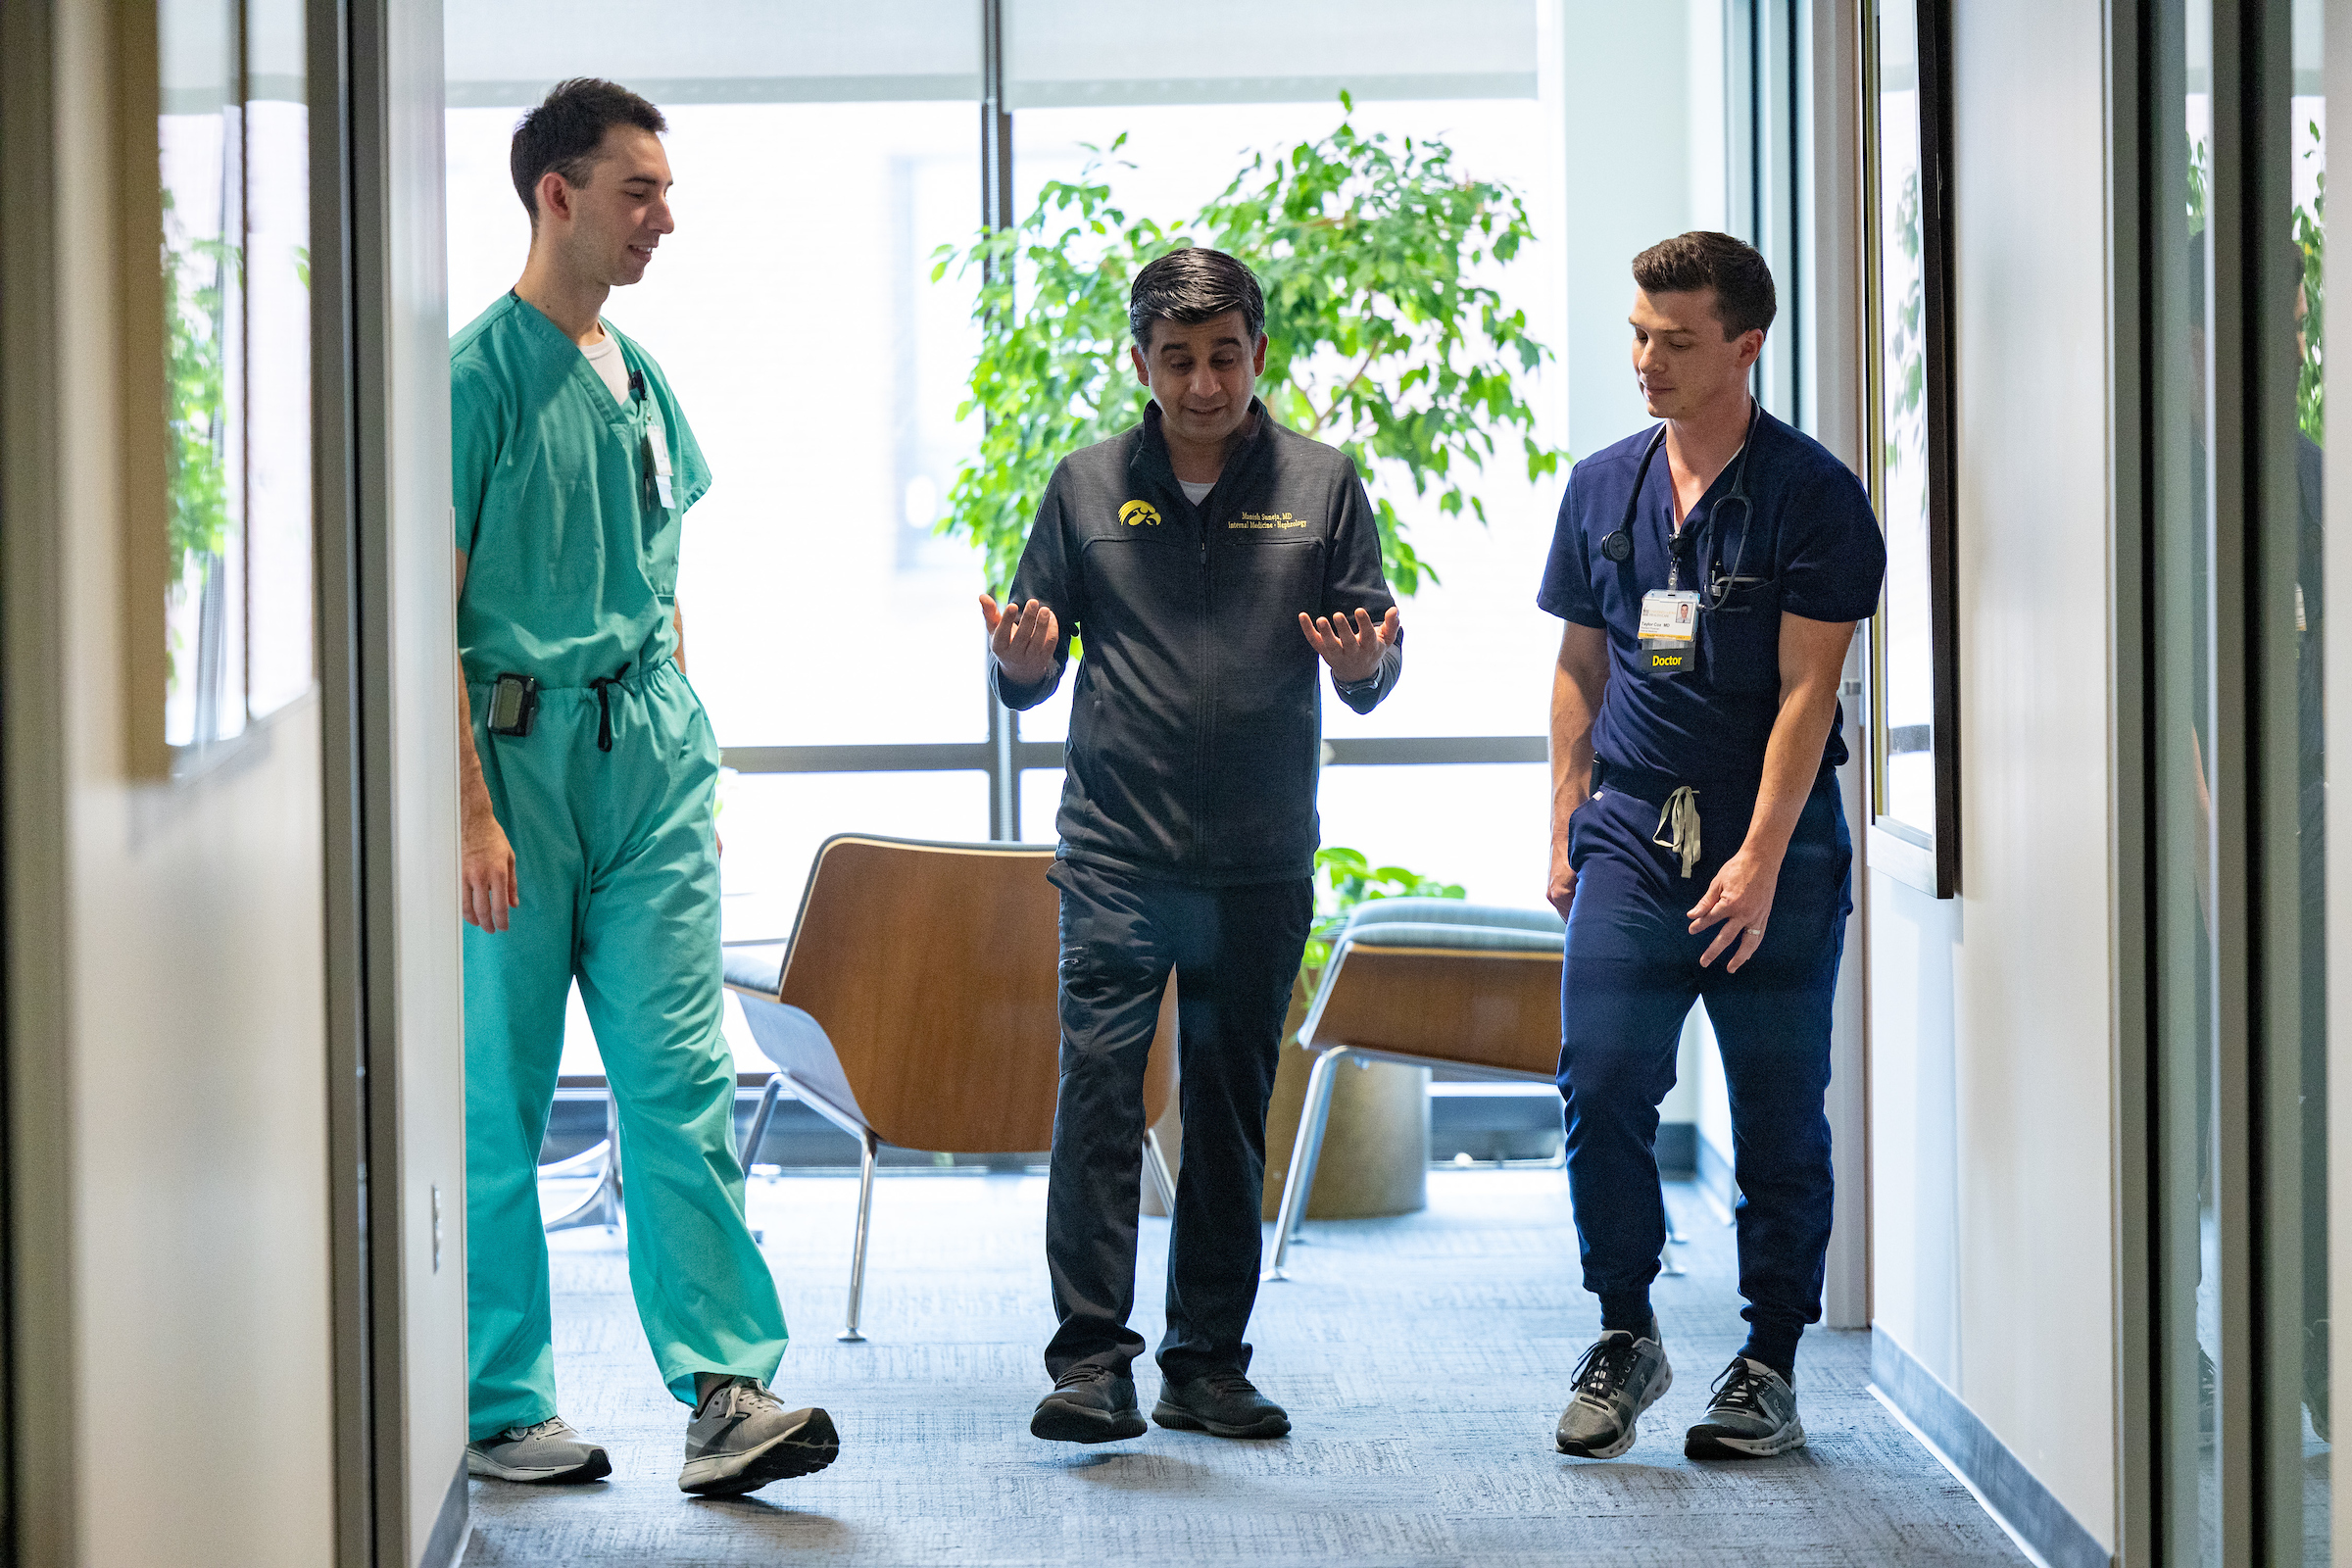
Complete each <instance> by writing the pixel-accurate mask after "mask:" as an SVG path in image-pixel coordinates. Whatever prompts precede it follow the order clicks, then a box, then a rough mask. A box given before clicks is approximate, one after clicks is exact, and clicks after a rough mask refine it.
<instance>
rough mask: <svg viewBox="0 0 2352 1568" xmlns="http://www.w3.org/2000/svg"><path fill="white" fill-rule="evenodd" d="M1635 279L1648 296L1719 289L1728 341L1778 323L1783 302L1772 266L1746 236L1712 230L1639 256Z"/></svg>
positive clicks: (1717, 306) (1654, 247)
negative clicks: (1776, 289)
mask: <svg viewBox="0 0 2352 1568" xmlns="http://www.w3.org/2000/svg"><path fill="white" fill-rule="evenodd" d="M1634 281H1635V282H1636V283H1637V284H1639V285H1640V286H1641V288H1642V293H1644V294H1695V293H1697V292H1698V291H1699V290H1701V289H1708V288H1711V289H1713V290H1714V291H1715V319H1717V320H1718V321H1721V322H1722V323H1723V335H1724V337H1725V338H1726V339H1727V340H1728V339H1731V338H1735V337H1738V336H1740V334H1741V333H1743V332H1751V331H1753V332H1761V331H1763V330H1765V329H1766V328H1767V327H1769V326H1771V325H1772V319H1773V317H1774V316H1775V315H1776V314H1777V313H1778V312H1779V310H1780V303H1779V301H1778V299H1777V298H1776V297H1775V296H1774V294H1773V289H1772V269H1771V268H1770V267H1769V266H1767V265H1766V264H1765V261H1764V258H1763V257H1762V256H1760V255H1758V254H1757V253H1756V248H1755V247H1754V246H1753V245H1750V244H1748V243H1747V242H1746V241H1744V240H1737V239H1734V238H1732V236H1731V235H1729V234H1718V233H1715V232H1713V231H1712V230H1709V229H1703V228H1694V229H1692V230H1691V232H1690V233H1688V234H1677V235H1675V236H1674V238H1672V239H1662V240H1660V241H1658V242H1657V243H1656V244H1655V245H1652V246H1651V247H1650V248H1649V249H1647V250H1645V251H1643V252H1642V254H1641V255H1639V256H1637V257H1635V258H1634Z"/></svg>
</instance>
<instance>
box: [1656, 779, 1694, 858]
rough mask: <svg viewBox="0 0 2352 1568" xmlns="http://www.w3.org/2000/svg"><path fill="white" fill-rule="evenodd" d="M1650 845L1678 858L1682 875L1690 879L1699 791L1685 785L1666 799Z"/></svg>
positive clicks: (1678, 787) (1680, 786)
mask: <svg viewBox="0 0 2352 1568" xmlns="http://www.w3.org/2000/svg"><path fill="white" fill-rule="evenodd" d="M1649 842H1650V843H1652V844H1655V845H1656V846H1657V847H1658V848H1659V849H1661V850H1672V851H1673V852H1674V853H1675V854H1677V855H1679V856H1681V857H1682V858H1683V875H1684V876H1685V877H1688V876H1690V874H1691V867H1692V866H1694V865H1696V864H1697V863H1698V791H1696V790H1694V789H1692V788H1691V786H1690V785H1688V784H1684V785H1679V786H1677V788H1676V789H1675V792H1674V793H1673V794H1672V795H1669V796H1667V797H1666V807H1665V809H1663V810H1661V811H1660V812H1658V830H1657V832H1655V833H1653V834H1651V835H1650V839H1649Z"/></svg>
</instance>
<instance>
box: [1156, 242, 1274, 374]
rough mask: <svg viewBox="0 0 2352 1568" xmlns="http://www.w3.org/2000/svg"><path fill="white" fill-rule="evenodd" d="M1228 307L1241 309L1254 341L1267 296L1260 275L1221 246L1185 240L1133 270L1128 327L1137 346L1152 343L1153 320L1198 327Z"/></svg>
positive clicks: (1262, 321) (1263, 319)
mask: <svg viewBox="0 0 2352 1568" xmlns="http://www.w3.org/2000/svg"><path fill="white" fill-rule="evenodd" d="M1228 311H1239V312H1241V313H1242V325H1243V326H1244V327H1245V328H1247V329H1248V331H1249V333H1250V342H1252V343H1255V342H1256V341H1257V340H1258V338H1259V337H1261V336H1263V335H1264V333H1265V330H1266V296H1265V293H1264V291H1263V290H1261V289H1260V288H1259V287H1258V286H1257V274H1256V273H1255V272H1252V271H1251V270H1250V269H1248V268H1247V267H1244V266H1243V265H1242V264H1241V263H1239V262H1237V261H1235V260H1234V259H1233V258H1232V257H1230V256H1228V255H1226V254H1225V253H1224V252H1223V251H1212V250H1209V249H1207V248H1206V247H1205V246H1201V245H1186V246H1182V247H1180V248H1178V249H1176V250H1172V251H1169V252H1168V253H1167V254H1165V255H1163V256H1160V257H1158V258H1156V259H1154V260H1153V261H1152V263H1151V264H1150V265H1149V266H1147V267H1146V268H1145V269H1144V270H1142V271H1140V272H1138V273H1136V274H1135V287H1134V288H1133V289H1132V290H1130V291H1129V293H1128V295H1127V329H1128V330H1129V331H1131V332H1133V333H1134V334H1135V344H1136V347H1138V348H1141V349H1149V348H1151V346H1152V322H1153V321H1174V322H1175V323H1176V324H1177V325H1179V326H1197V325H1199V324H1200V323H1201V322H1202V321H1213V320H1215V319H1217V318H1218V317H1220V316H1223V315H1225V314H1226V313H1227V312H1228Z"/></svg>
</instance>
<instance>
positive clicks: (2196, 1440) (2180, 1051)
mask: <svg viewBox="0 0 2352 1568" xmlns="http://www.w3.org/2000/svg"><path fill="white" fill-rule="evenodd" d="M2174 17H2175V20H2174V27H2175V28H2176V29H2177V30H2175V31H2173V32H2172V34H2171V43H2172V47H2173V49H2175V50H2177V51H2179V53H2178V54H2177V55H2176V56H2175V58H2174V59H2173V60H2172V61H2171V62H2169V69H2168V70H2167V72H2166V79H2167V80H2168V81H2169V82H2170V83H2171V84H2172V87H2173V93H2174V94H2176V96H2171V99H2170V107H2169V108H2168V109H2166V110H2165V111H2164V113H2165V115H2166V117H2167V118H2166V120H2164V121H2161V122H2160V123H2159V124H2160V129H2161V130H2162V131H2163V132H2164V133H2163V134H2161V135H2159V136H2158V137H2156V138H2155V141H2156V146H2157V160H2156V166H2155V171H2154V174H2153V177H2154V179H2155V181H2156V191H2157V195H2156V198H2155V200H2154V202H2153V206H2154V209H2155V210H2154V213H2153V214H2152V218H2153V220H2154V222H2153V225H2152V226H2153V227H2154V230H2155V233H2156V239H2155V252H2156V255H2155V262H2156V267H2155V277H2156V280H2157V281H2156V284H2155V293H2156V296H2157V298H2156V302H2155V304H2156V312H2157V322H2156V327H2155V330H2154V331H2153V332H2152V333H2151V335H2150V339H2151V343H2152V345H2154V352H2156V353H2157V354H2159V355H2161V356H2162V358H2161V360H2160V362H2159V366H2158V372H2157V374H2156V377H2155V380H2156V383H2157V406H2158V409H2159V411H2160V412H2159V415H2158V421H2159V422H2158V428H2157V429H2156V430H2154V431H2153V432H2151V441H2152V446H2153V449H2154V451H2155V452H2156V454H2157V458H2158V463H2159V468H2158V470H2157V477H2156V491H2157V493H2156V496H2155V498H2154V500H2155V507H2156V516H2157V520H2156V537H2155V543H2154V553H2155V557H2156V559H2155V562H2154V576H2155V581H2156V598H2157V602H2156V605H2155V607H2154V610H2153V613H2154V614H2155V616H2156V618H2157V619H2158V622H2159V624H2160V627H2161V630H2160V632H2159V634H2158V635H2157V637H2156V638H2155V639H2154V643H2155V648H2156V665H2155V668H2154V669H2153V670H2152V671H2151V679H2152V681H2153V683H2154V685H2155V688H2156V694H2157V706H2156V711H2157V712H2158V713H2159V714H2160V715H2161V717H2160V719H2159V725H2158V733H2157V734H2155V735H2153V736H2151V737H2150V738H2149V746H2150V752H2151V755H2152V758H2153V765H2154V766H2155V768H2156V769H2157V780H2156V784H2155V788H2154V792H2153V793H2154V796H2155V812H2156V823H2157V854H2156V861H2157V863H2156V870H2155V876H2156V884H2157V888H2156V891H2157V899H2156V928H2157V931H2156V942H2157V947H2158V952H2159V955H2160V956H2159V960H2158V965H2157V971H2158V974H2159V976H2160V977H2161V978H2160V986H2161V998H2162V1000H2161V1002H2160V1005H2159V1015H2158V1019H2157V1027H2158V1038H2159V1041H2160V1048H2159V1050H2160V1054H2159V1057H2158V1062H2157V1072H2158V1075H2159V1078H2160V1080H2161V1081H2162V1083H2163V1085H2164V1092H2163V1095H2162V1097H2161V1101H2160V1103H2161V1104H2162V1106H2163V1109H2162V1111H2161V1113H2160V1117H2159V1122H2158V1126H2157V1128H2156V1130H2155V1131H2156V1143H2157V1147H2158V1149H2159V1151H2160V1155H2159V1160H2158V1169H2159V1171H2160V1173H2161V1174H2160V1181H2161V1184H2162V1191H2161V1192H2160V1194H2159V1195H2158V1202H2159V1208H2158V1212H2159V1214H2160V1216H2161V1218H2160V1221H2159V1233H2158V1237H2157V1242H2156V1246H2157V1250H2158V1253H2159V1258H2160V1269H2161V1277H2162V1278H2163V1280H2164V1281H2165V1287H2164V1289H2165V1300H2164V1302H2163V1305H2162V1307H2161V1309H2160V1311H2159V1321H2160V1322H2162V1323H2164V1324H2166V1325H2168V1326H2169V1332H2167V1334H2166V1336H2165V1341H2164V1343H2163V1345H2162V1346H2161V1347H2160V1349H2159V1355H2160V1364H2161V1368H2162V1371H2161V1376H2160V1379H2159V1386H2160V1391H2161V1392H2160V1395H2159V1398H2160V1402H2161V1405H2162V1408H2163V1410H2164V1412H2165V1445H2164V1466H2165V1476H2164V1482H2163V1487H2162V1492H2163V1495H2164V1496H2165V1498H2166V1499H2167V1512H2168V1520H2167V1532H2168V1534H2169V1535H2170V1537H2171V1539H2173V1540H2175V1541H2178V1542H2180V1543H2182V1544H2184V1545H2185V1546H2186V1547H2187V1549H2186V1550H2184V1551H2183V1552H2182V1553H2181V1559H2182V1560H2183V1561H2197V1562H2203V1563H2208V1564H2213V1565H2216V1568H2218V1565H2219V1564H2220V1563H2221V1562H2222V1561H2223V1554H2222V1538H2221V1524H2222V1519H2221V1497H2220V1486H2221V1468H2220V1462H2219V1455H2220V1451H2221V1450H2220V1446H2219V1441H2218V1431H2219V1424H2220V1423H2219V1415H2220V1408H2221V1397H2220V1396H2221V1388H2222V1381H2223V1379H2224V1378H2225V1377H2228V1378H2242V1377H2243V1376H2245V1373H2246V1369H2245V1368H2243V1367H2241V1366H2239V1365H2238V1364H2237V1363H2236V1361H2235V1359H2234V1358H2233V1357H2232V1356H2230V1355H2229V1353H2227V1350H2226V1348H2225V1345H2224V1340H2223V1333H2222V1287H2223V1271H2222V1230H2223V1223H2224V1207H2223V1201H2222V1200H2223V1187H2224V1180H2225V1178H2224V1166H2225V1162H2226V1154H2225V1150H2226V1149H2227V1148H2228V1142H2227V1140H2225V1139H2224V1137H2223V1129H2222V1127H2221V1126H2220V1124H2219V1121H2218V1119H2217V1117H2216V1115H2215V1105H2216V1103H2217V1098H2218V1093H2219V1080H2218V1077H2217V1073H2218V1069H2219V1065H2220V1037H2219V1034H2218V1028H2217V1026H2218V1022H2219V1020H2218V1018H2217V1007H2218V1005H2219V1004H2218V1001H2217V999H2218V997H2219V995H2220V987H2221V980H2222V977H2221V974H2220V971H2219V970H2218V968H2217V966H2216V952H2217V942H2216V932H2217V930H2218V929H2219V927H2220V922H2221V921H2222V919H2223V918H2224V915H2225V911H2224V909H2223V908H2222V907H2221V906H2222V904H2223V902H2224V897H2225V888H2224V886H2223V884H2222V881H2221V879H2220V877H2219V874H2218V867H2219V864H2220V859H2219V844H2218V841H2219V839H2220V837H2221V835H2222V832H2223V822H2222V809H2224V808H2230V807H2234V806H2236V805H2237V803H2234V802H2230V801H2228V800H2225V799H2220V798H2219V797H2220V794H2221V790H2220V779H2221V770H2220V768H2219V765H2218V763H2219V758H2218V755H2217V738H2218V735H2219V733H2220V732H2219V728H2218V723H2217V720H2218V714H2217V711H2216V708H2215V702H2214V678H2215V659H2214V655H2215V648H2214V640H2213V639H2214V632H2213V624H2212V622H2213V613H2212V608H2213V596H2214V570H2213V560H2214V550H2215V510H2214V495H2213V479H2212V468H2213V465H2212V462H2211V445H2212V440H2213V437H2214V433H2215V431H2214V421H2213V420H2212V418H2211V417H2210V411H2211V408H2212V404H2213V398H2214V390H2215V382H2214V356H2213V345H2212V333H2211V331H2210V330H2209V327H2210V323H2211V321H2212V319H2213V313H2212V309H2211V305H2210V300H2211V279H2212V276H2213V270H2212V256H2213V234H2212V231H2211V228H2210V225H2209V220H2210V219H2211V217H2212V216H2213V215H2214V212H2215V206H2214V203H2213V201H2212V199H2211V198H2212V195H2213V192H2212V189H2211V186H2212V170H2213V158H2212V150H2213V139H2212V126H2213V99H2212V58H2213V57H2212V38H2213V13H2212V6H2211V0H2181V4H2180V9H2179V10H2178V11H2177V12H2175V14H2174ZM2168 191H2169V193H2170V194H2169V195H2168Z"/></svg>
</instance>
